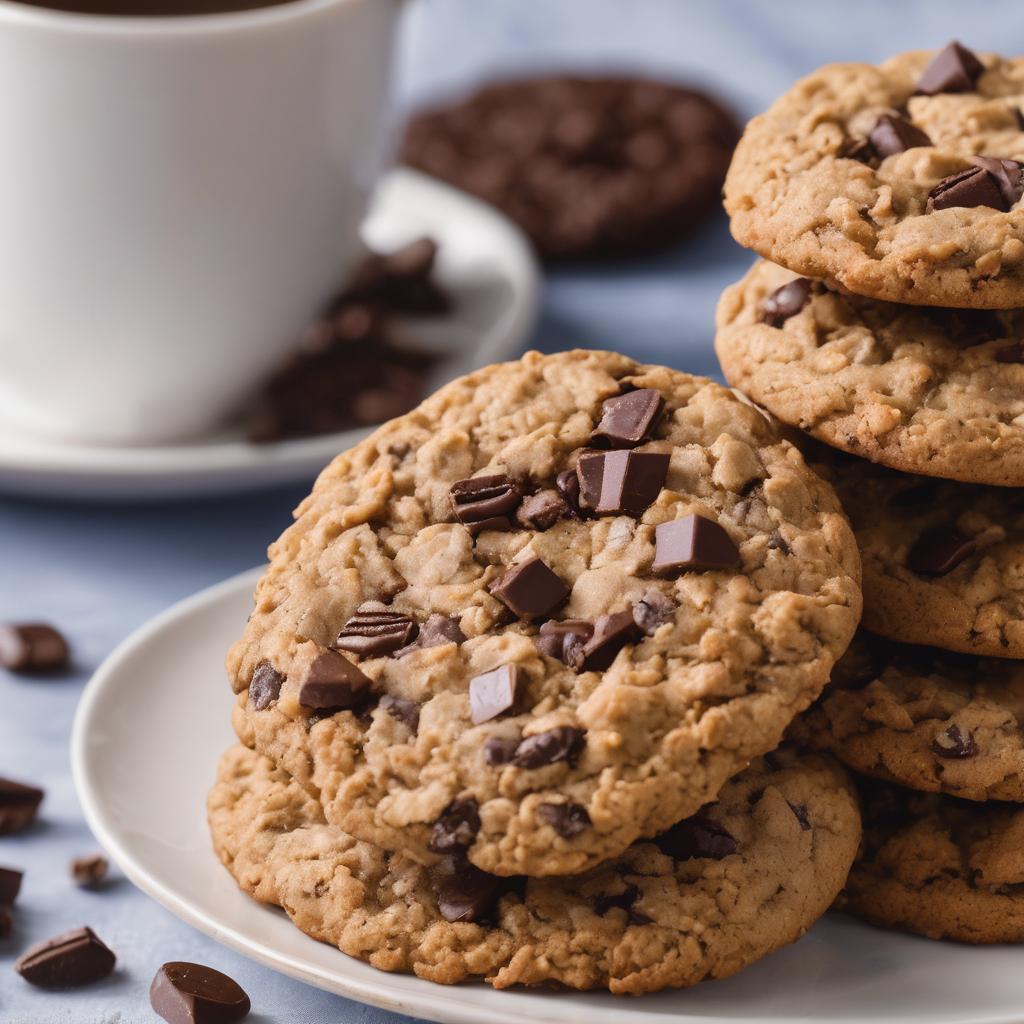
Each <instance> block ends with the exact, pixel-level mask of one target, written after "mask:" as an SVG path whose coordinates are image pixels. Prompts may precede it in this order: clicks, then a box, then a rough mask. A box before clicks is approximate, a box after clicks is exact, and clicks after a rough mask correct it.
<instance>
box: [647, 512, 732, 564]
mask: <svg viewBox="0 0 1024 1024" xmlns="http://www.w3.org/2000/svg"><path fill="white" fill-rule="evenodd" d="M742 564H743V563H742V559H741V558H740V551H739V548H738V547H736V545H735V543H734V542H733V539H732V538H731V537H730V536H729V534H728V533H726V532H725V530H724V529H723V528H722V527H721V526H719V525H718V523H716V522H715V521H714V520H713V519H708V518H707V517H706V516H697V515H690V516H683V518H682V519H673V520H672V521H671V522H668V523H661V524H660V525H659V526H658V527H657V528H656V529H655V531H654V563H653V565H652V566H651V568H652V569H653V571H654V572H656V573H659V574H660V575H663V576H675V575H678V574H679V573H681V572H687V571H690V570H693V569H739V568H740V567H741V565H742Z"/></svg>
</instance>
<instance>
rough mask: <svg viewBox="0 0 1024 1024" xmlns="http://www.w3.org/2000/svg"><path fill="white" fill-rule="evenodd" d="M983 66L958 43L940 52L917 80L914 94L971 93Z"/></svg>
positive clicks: (983, 68)
mask: <svg viewBox="0 0 1024 1024" xmlns="http://www.w3.org/2000/svg"><path fill="white" fill-rule="evenodd" d="M984 70H985V65H984V64H982V63H981V61H980V60H978V58H977V57H976V56H975V55H974V54H973V53H971V51H970V50H968V49H967V47H966V46H961V45H960V44H959V43H958V42H956V41H954V42H952V43H950V44H949V45H948V46H946V48H945V49H944V50H940V51H939V52H938V53H937V54H936V55H935V56H934V57H933V58H932V59H931V62H930V63H929V64H928V66H927V67H926V68H925V69H924V71H922V72H921V77H920V78H919V79H918V80H917V88H916V90H915V92H916V93H917V94H918V95H919V96H934V95H935V94H936V93H940V92H972V91H973V90H974V86H975V84H976V83H977V81H978V79H979V78H980V77H981V74H982V72H983V71H984Z"/></svg>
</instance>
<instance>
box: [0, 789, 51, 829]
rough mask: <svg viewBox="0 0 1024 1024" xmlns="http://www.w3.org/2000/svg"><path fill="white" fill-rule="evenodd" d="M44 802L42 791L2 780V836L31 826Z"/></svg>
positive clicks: (0, 802)
mask: <svg viewBox="0 0 1024 1024" xmlns="http://www.w3.org/2000/svg"><path fill="white" fill-rule="evenodd" d="M42 802H43V791H42V790H41V789H36V788H35V786H26V785H24V784H23V783H21V782H14V781H13V780H12V779H3V778H0V835H4V834H5V833H10V832H19V831H21V829H23V828H27V827H28V826H29V825H31V824H32V822H33V821H35V820H36V814H37V813H38V811H39V805H40V804H41V803H42Z"/></svg>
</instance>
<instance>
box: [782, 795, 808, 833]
mask: <svg viewBox="0 0 1024 1024" xmlns="http://www.w3.org/2000/svg"><path fill="white" fill-rule="evenodd" d="M786 803H787V804H789V809H790V810H791V811H792V812H793V816H794V817H795V818H796V820H797V821H799V822H800V828H801V829H803V831H804V832H810V831H811V818H810V815H809V813H808V811H807V804H794V803H792V802H791V801H789V800H787V801H786Z"/></svg>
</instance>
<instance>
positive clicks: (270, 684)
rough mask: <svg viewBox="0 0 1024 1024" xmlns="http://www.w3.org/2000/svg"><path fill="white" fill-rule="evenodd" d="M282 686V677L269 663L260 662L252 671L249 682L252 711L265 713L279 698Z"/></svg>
mask: <svg viewBox="0 0 1024 1024" xmlns="http://www.w3.org/2000/svg"><path fill="white" fill-rule="evenodd" d="M283 684H284V676H283V675H281V673H280V672H278V671H276V670H275V669H274V666H273V665H271V664H270V662H269V661H261V662H260V663H259V664H258V665H257V666H256V668H255V669H253V673H252V679H250V680H249V700H251V701H252V706H253V709H254V710H256V711H266V710H267V708H269V707H270V705H271V704H273V703H274V701H276V700H277V699H278V697H280V696H281V686H282V685H283Z"/></svg>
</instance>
